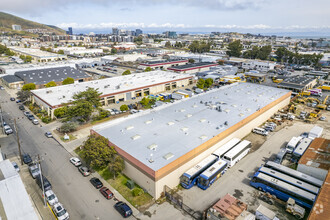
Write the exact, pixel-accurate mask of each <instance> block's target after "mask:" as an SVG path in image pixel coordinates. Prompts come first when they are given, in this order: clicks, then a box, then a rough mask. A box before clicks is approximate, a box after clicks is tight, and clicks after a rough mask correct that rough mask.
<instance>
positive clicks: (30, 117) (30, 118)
mask: <svg viewBox="0 0 330 220" xmlns="http://www.w3.org/2000/svg"><path fill="white" fill-rule="evenodd" d="M27 117H28V119H29V120H31V121H32V120H33V119H35V118H34V116H33V115H28V116H27Z"/></svg>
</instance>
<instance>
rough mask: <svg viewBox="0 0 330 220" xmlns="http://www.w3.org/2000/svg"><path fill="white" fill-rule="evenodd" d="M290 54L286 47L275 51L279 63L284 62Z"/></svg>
mask: <svg viewBox="0 0 330 220" xmlns="http://www.w3.org/2000/svg"><path fill="white" fill-rule="evenodd" d="M288 52H289V51H288V50H287V49H286V48H285V47H279V48H277V50H276V51H275V54H276V56H277V60H278V61H279V62H283V59H284V58H285V57H286V56H287V54H288Z"/></svg>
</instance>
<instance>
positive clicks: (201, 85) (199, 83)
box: [196, 79, 205, 89]
mask: <svg viewBox="0 0 330 220" xmlns="http://www.w3.org/2000/svg"><path fill="white" fill-rule="evenodd" d="M204 84H205V80H204V79H198V81H197V84H196V86H197V88H200V89H204Z"/></svg>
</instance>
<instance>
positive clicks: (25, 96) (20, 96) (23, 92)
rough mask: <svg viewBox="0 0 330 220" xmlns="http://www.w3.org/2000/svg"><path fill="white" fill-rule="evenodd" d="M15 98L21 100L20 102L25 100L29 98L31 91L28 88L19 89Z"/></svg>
mask: <svg viewBox="0 0 330 220" xmlns="http://www.w3.org/2000/svg"><path fill="white" fill-rule="evenodd" d="M16 94H17V99H19V100H21V101H22V102H25V101H27V100H29V99H30V96H31V93H30V91H29V90H21V91H18V92H17V93H16Z"/></svg>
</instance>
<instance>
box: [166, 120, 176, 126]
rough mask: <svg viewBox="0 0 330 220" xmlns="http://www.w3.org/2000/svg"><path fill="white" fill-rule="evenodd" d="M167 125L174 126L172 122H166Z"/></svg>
mask: <svg viewBox="0 0 330 220" xmlns="http://www.w3.org/2000/svg"><path fill="white" fill-rule="evenodd" d="M167 124H168V125H174V124H175V123H174V122H173V121H169V122H167Z"/></svg>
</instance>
